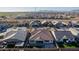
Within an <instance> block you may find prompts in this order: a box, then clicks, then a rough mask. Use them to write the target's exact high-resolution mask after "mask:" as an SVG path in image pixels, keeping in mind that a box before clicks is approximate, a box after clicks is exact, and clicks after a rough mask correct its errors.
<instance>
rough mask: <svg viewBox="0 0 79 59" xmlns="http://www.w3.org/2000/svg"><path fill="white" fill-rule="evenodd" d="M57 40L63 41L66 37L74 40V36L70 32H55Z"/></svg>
mask: <svg viewBox="0 0 79 59" xmlns="http://www.w3.org/2000/svg"><path fill="white" fill-rule="evenodd" d="M54 34H55V36H56V39H62V38H63V37H64V36H66V37H67V38H70V39H73V38H74V36H73V34H72V33H71V32H70V31H54Z"/></svg>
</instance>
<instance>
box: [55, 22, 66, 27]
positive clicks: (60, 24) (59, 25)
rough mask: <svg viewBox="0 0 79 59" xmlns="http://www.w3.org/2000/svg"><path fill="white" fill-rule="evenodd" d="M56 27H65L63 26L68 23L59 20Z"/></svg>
mask: <svg viewBox="0 0 79 59" xmlns="http://www.w3.org/2000/svg"><path fill="white" fill-rule="evenodd" d="M55 27H56V28H63V27H66V25H65V24H64V23H62V22H58V23H57V24H55Z"/></svg>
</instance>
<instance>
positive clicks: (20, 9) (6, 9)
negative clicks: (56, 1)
mask: <svg viewBox="0 0 79 59" xmlns="http://www.w3.org/2000/svg"><path fill="white" fill-rule="evenodd" d="M40 10H47V11H71V10H79V7H0V12H25V11H26V12H27V11H40Z"/></svg>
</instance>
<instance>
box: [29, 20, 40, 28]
mask: <svg viewBox="0 0 79 59" xmlns="http://www.w3.org/2000/svg"><path fill="white" fill-rule="evenodd" d="M30 25H31V26H32V27H40V26H41V22H40V21H38V20H36V21H32V22H31V23H30Z"/></svg>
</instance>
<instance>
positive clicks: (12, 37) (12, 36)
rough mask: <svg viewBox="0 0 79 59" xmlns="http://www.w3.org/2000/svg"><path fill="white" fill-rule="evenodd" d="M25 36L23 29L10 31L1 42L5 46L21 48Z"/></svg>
mask: <svg viewBox="0 0 79 59" xmlns="http://www.w3.org/2000/svg"><path fill="white" fill-rule="evenodd" d="M26 36H27V32H26V30H25V29H24V28H19V29H18V30H17V31H14V30H12V31H9V32H8V33H6V35H5V36H4V37H5V38H4V41H3V42H6V44H7V45H10V44H11V45H12V44H14V45H15V47H23V44H24V41H25V39H26Z"/></svg>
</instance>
